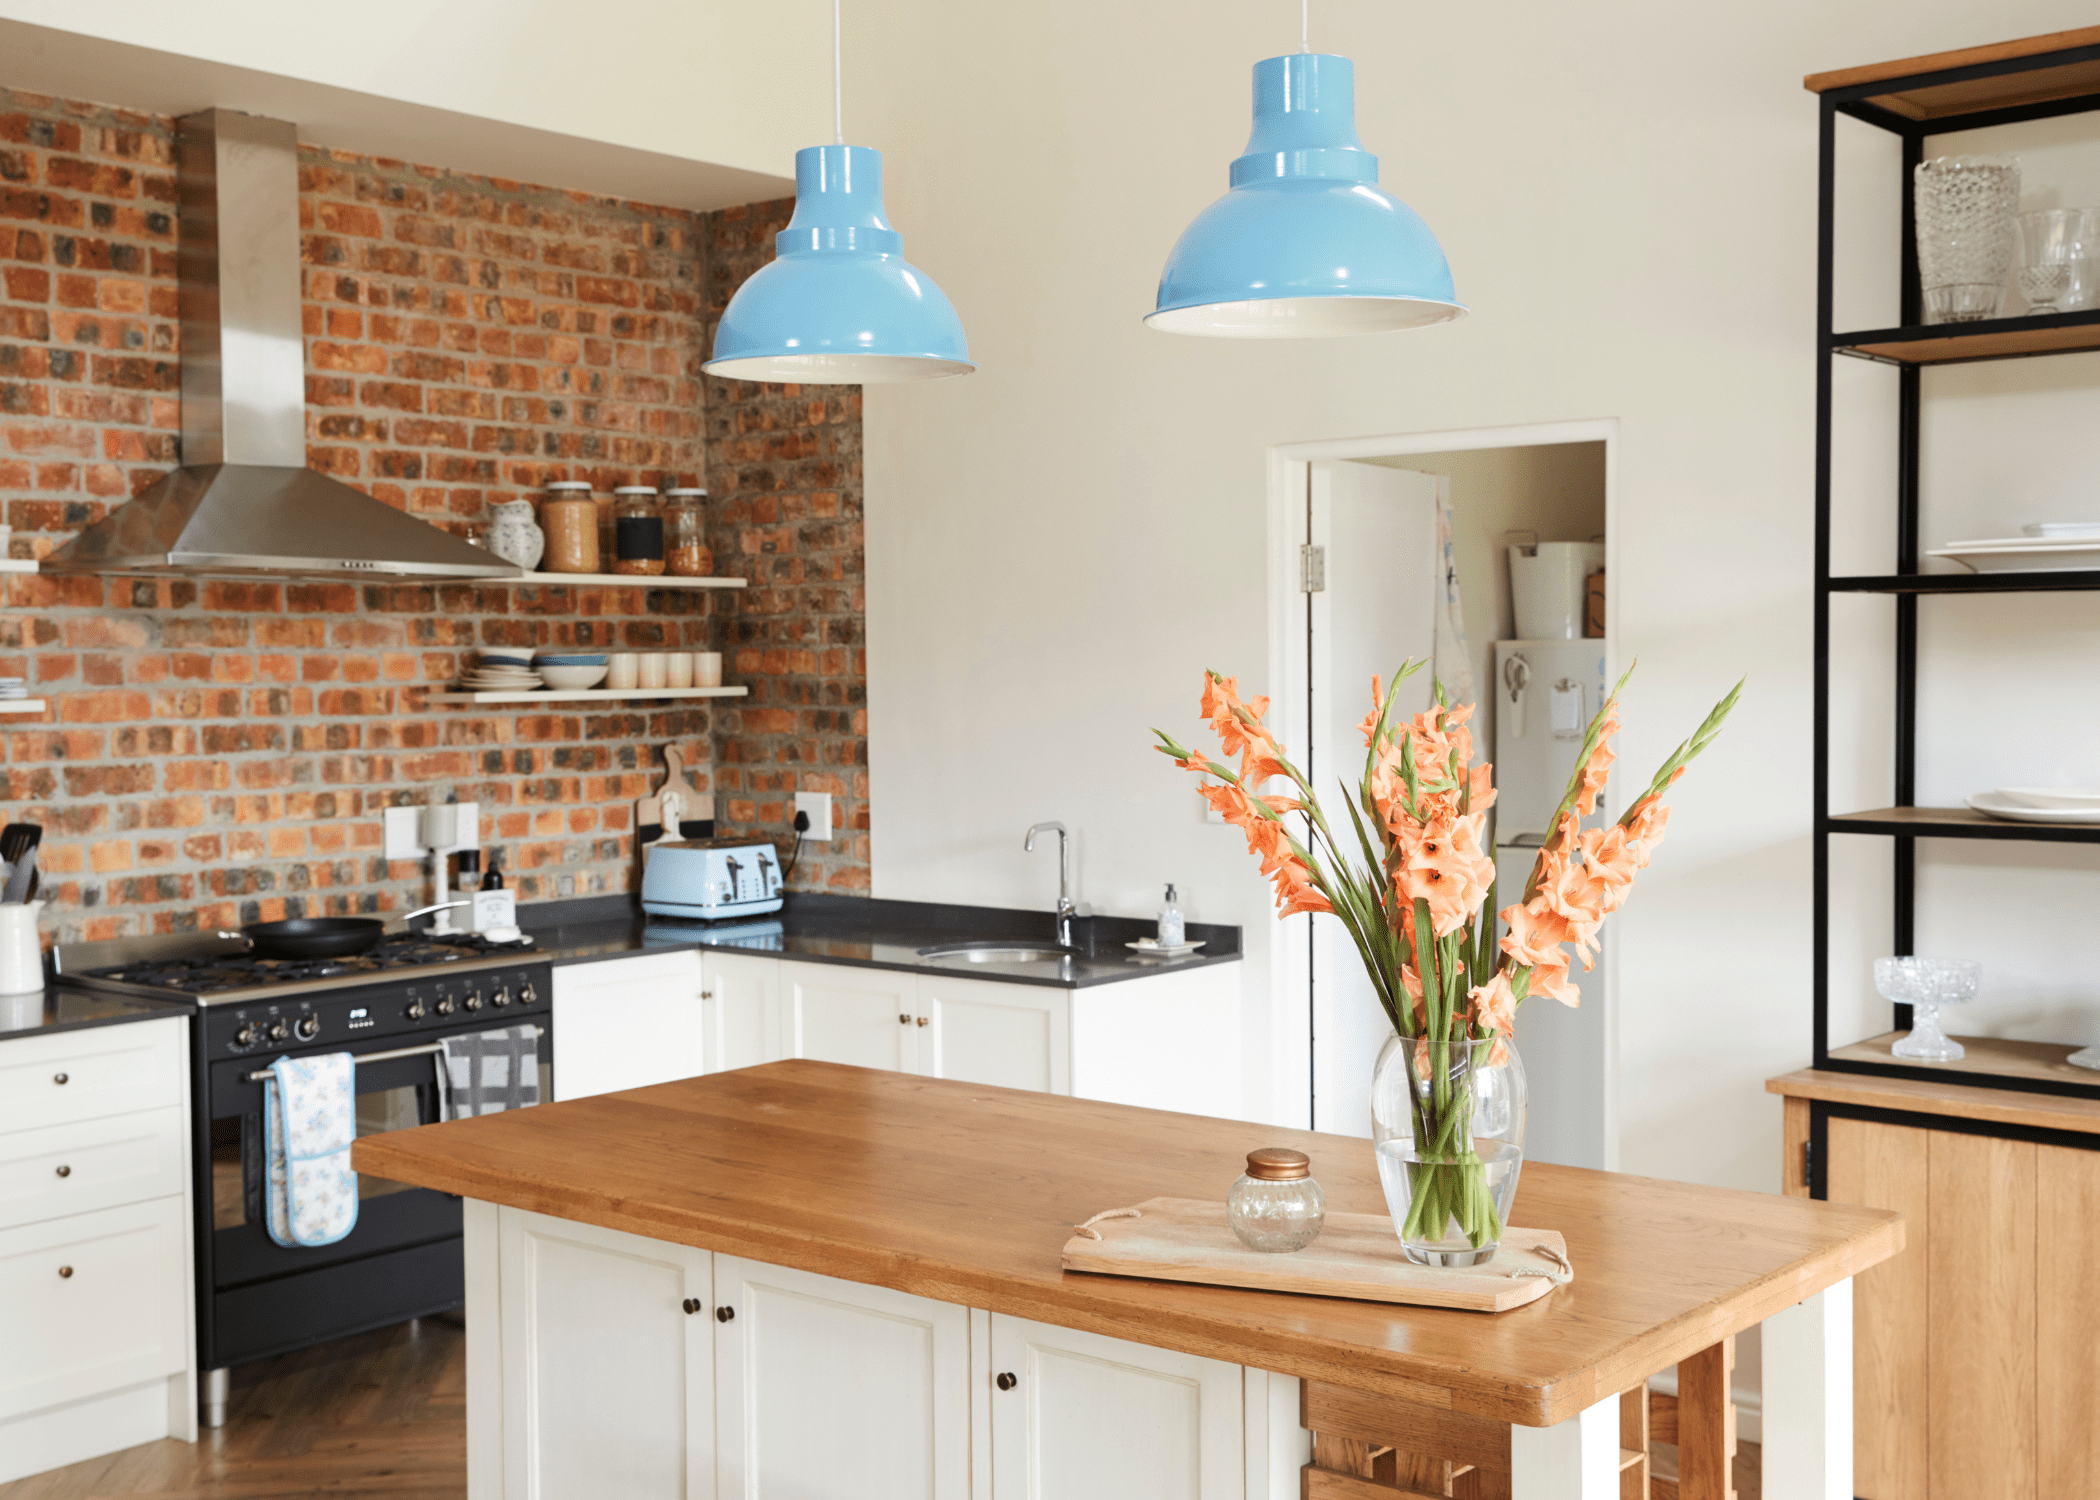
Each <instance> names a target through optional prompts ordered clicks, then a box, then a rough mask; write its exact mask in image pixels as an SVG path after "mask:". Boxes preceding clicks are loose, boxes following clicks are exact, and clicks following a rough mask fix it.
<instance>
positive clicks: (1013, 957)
mask: <svg viewBox="0 0 2100 1500" xmlns="http://www.w3.org/2000/svg"><path fill="white" fill-rule="evenodd" d="M919 957H921V958H924V959H930V960H931V961H933V962H934V963H938V964H1045V963H1056V962H1057V961H1058V960H1060V959H1066V958H1076V957H1078V955H1077V954H1075V953H1073V952H1072V950H1071V949H1069V948H1034V947H1029V946H1027V945H1025V944H1020V943H951V944H949V945H947V946H945V947H940V948H921V949H920V950H919Z"/></svg>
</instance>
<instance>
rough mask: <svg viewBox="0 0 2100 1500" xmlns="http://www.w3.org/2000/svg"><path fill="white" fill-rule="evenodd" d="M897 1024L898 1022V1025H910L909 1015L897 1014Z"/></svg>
mask: <svg viewBox="0 0 2100 1500" xmlns="http://www.w3.org/2000/svg"><path fill="white" fill-rule="evenodd" d="M897 1024H898V1025H899V1026H909V1025H911V1017H910V1016H899V1017H897Z"/></svg>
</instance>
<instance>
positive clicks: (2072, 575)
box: [1830, 568, 2100, 594]
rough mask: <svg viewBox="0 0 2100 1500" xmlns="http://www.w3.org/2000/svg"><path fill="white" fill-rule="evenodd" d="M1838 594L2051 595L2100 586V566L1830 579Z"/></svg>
mask: <svg viewBox="0 0 2100 1500" xmlns="http://www.w3.org/2000/svg"><path fill="white" fill-rule="evenodd" d="M1830 589H1831V592H1832V593H1837V594H2048V593H2059V594H2061V593H2081V592H2086V591H2090V590H2093V589H2100V569H2092V568H2059V569H2053V570H2047V571H2042V572H2005V573H1878V574H1857V575H1852V576H1847V577H1841V578H1833V579H1831V580H1830Z"/></svg>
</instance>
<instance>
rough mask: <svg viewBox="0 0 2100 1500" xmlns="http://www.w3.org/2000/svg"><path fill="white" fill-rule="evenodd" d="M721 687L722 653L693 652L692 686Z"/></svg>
mask: <svg viewBox="0 0 2100 1500" xmlns="http://www.w3.org/2000/svg"><path fill="white" fill-rule="evenodd" d="M721 685H722V653H721V652H719V651H695V652H694V653H693V686H694V687H720V686H721Z"/></svg>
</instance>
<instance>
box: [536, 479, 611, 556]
mask: <svg viewBox="0 0 2100 1500" xmlns="http://www.w3.org/2000/svg"><path fill="white" fill-rule="evenodd" d="M540 530H542V531H544V532H546V533H547V553H546V556H544V557H543V558H541V559H540V571H541V572H543V573H595V572H597V571H598V502H597V501H596V500H593V499H592V498H591V487H590V485H588V484H587V483H585V482H584V481H583V480H580V479H557V480H555V481H554V482H553V483H552V484H549V485H548V486H547V487H546V489H545V490H544V491H543V492H542V493H541V495H540Z"/></svg>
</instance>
